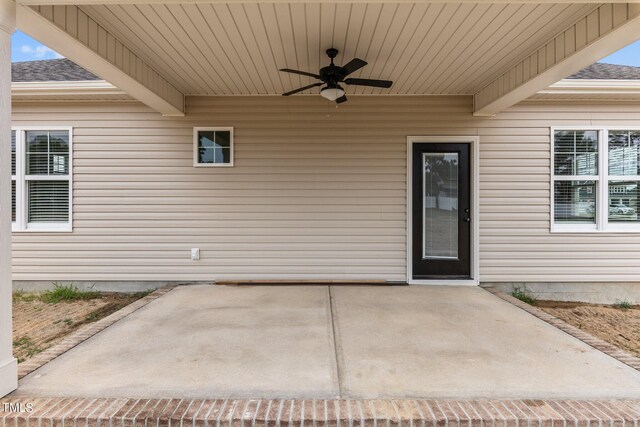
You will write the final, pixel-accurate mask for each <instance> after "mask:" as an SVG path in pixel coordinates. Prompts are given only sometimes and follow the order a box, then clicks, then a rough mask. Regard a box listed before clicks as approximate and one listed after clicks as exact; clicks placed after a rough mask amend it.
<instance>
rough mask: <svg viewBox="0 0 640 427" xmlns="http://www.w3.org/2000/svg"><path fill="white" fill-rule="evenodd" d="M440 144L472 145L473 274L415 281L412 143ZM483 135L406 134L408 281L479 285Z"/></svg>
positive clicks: (423, 283) (428, 283)
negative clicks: (481, 137) (481, 147)
mask: <svg viewBox="0 0 640 427" xmlns="http://www.w3.org/2000/svg"><path fill="white" fill-rule="evenodd" d="M416 143H439V144H447V143H449V144H455V143H458V144H460V143H468V144H470V146H471V155H470V166H469V167H470V168H471V171H470V174H471V206H472V211H471V276H472V279H470V280H444V279H443V280H414V279H413V271H412V270H413V262H412V258H413V248H412V244H411V243H412V238H413V237H412V235H413V209H412V206H411V204H412V191H413V176H412V175H413V166H412V156H413V144H416ZM479 145H480V137H478V136H408V137H407V197H406V199H407V202H406V212H407V235H406V241H407V242H406V243H407V258H406V261H407V277H406V279H407V283H408V284H410V285H463V286H468V285H471V286H477V285H478V284H480V219H479V216H480V194H479V189H480V146H479Z"/></svg>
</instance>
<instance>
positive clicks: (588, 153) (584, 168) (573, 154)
mask: <svg viewBox="0 0 640 427" xmlns="http://www.w3.org/2000/svg"><path fill="white" fill-rule="evenodd" d="M553 169H554V173H555V174H556V175H587V176H588V175H598V132H597V131H581V130H576V131H574V130H571V131H569V130H561V131H556V132H555V133H554V165H553Z"/></svg>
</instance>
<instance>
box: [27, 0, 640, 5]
mask: <svg viewBox="0 0 640 427" xmlns="http://www.w3.org/2000/svg"><path fill="white" fill-rule="evenodd" d="M619 1H620V0H395V1H394V2H395V3H481V4H482V3H484V4H490V3H497V4H523V3H529V4H552V3H582V4H602V3H616V2H619ZM629 2H630V3H640V0H630V1H629ZM16 3H19V4H24V5H32V6H33V5H56V4H74V5H110V4H113V5H115V4H120V5H121V4H166V3H173V4H175V3H183V4H188V3H202V4H204V3H208V4H216V3H226V4H233V3H389V0H347V1H345V0H251V1H249V0H16Z"/></svg>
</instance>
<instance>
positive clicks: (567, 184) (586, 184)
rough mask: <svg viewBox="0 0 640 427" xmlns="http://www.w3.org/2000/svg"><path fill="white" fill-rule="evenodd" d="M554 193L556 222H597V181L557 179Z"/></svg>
mask: <svg viewBox="0 0 640 427" xmlns="http://www.w3.org/2000/svg"><path fill="white" fill-rule="evenodd" d="M553 193H554V197H553V202H554V205H553V212H554V213H553V217H554V219H555V221H556V223H563V224H585V223H587V224H595V223H596V183H595V181H556V182H555V183H554V188H553Z"/></svg>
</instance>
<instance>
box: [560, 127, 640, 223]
mask: <svg viewBox="0 0 640 427" xmlns="http://www.w3.org/2000/svg"><path fill="white" fill-rule="evenodd" d="M563 130H568V131H579V130H585V131H597V134H598V175H593V176H592V175H558V176H556V174H555V135H556V132H557V131H563ZM625 130H630V131H640V126H620V125H616V126H554V127H551V135H550V136H551V150H550V151H551V173H550V178H551V179H550V187H549V188H550V191H549V192H550V196H549V198H550V202H551V232H552V233H640V223H638V224H634V223H628V224H623V223H609V181H639V182H640V175H636V176H634V175H631V176H617V175H609V132H610V131H625ZM556 181H595V187H596V222H595V224H563V223H556V222H555V200H554V198H555V185H554V183H555V182H556Z"/></svg>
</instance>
